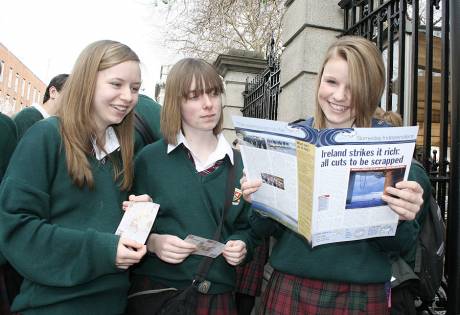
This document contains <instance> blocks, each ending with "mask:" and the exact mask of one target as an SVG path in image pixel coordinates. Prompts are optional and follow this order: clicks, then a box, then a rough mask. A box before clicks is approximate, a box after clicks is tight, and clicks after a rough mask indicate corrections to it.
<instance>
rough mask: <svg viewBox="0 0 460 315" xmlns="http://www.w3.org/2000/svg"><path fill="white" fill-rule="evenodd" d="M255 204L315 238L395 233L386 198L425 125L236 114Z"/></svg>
mask: <svg viewBox="0 0 460 315" xmlns="http://www.w3.org/2000/svg"><path fill="white" fill-rule="evenodd" d="M233 124H234V126H235V131H236V135H237V138H238V142H239V144H240V148H241V154H242V158H243V163H244V166H245V172H246V176H247V177H248V178H249V179H250V180H255V179H260V180H262V186H261V187H260V189H259V190H258V191H257V192H256V193H254V194H253V196H252V200H253V207H254V208H255V209H256V210H257V211H259V212H260V213H261V214H263V215H266V216H269V217H271V218H273V219H275V220H277V221H279V222H280V223H282V224H283V225H285V226H286V227H288V228H290V229H291V230H293V231H295V232H297V233H299V234H300V235H302V236H304V237H305V238H306V239H307V240H308V241H309V242H310V243H311V245H312V246H313V247H314V246H317V245H321V244H327V243H334V242H343V241H353V240H359V239H366V238H372V237H382V236H393V235H395V233H396V227H397V224H398V216H397V214H396V213H395V212H393V211H392V210H391V209H390V207H389V206H388V205H387V204H386V203H385V202H384V201H383V200H382V199H381V196H382V194H383V193H384V189H385V188H386V187H387V186H388V185H392V186H394V185H395V184H396V183H397V182H399V181H402V180H407V176H408V173H409V168H410V163H411V160H412V155H413V152H414V147H415V140H416V138H417V132H418V127H392V128H347V129H345V128H344V129H323V130H316V129H313V128H309V127H305V126H299V125H289V124H287V123H285V122H280V121H270V120H262V119H255V118H246V117H238V116H233Z"/></svg>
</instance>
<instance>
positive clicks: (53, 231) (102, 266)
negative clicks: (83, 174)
mask: <svg viewBox="0 0 460 315" xmlns="http://www.w3.org/2000/svg"><path fill="white" fill-rule="evenodd" d="M32 128H33V130H31V132H28V133H27V135H26V136H25V137H24V138H23V139H22V141H21V142H20V144H19V146H18V147H17V150H16V151H15V153H14V155H13V157H12V160H11V164H10V167H9V169H8V171H7V173H6V174H5V180H4V181H3V183H2V185H1V187H0V209H1V210H0V249H1V251H2V253H3V254H4V256H5V257H6V258H7V260H8V261H9V262H10V263H11V264H12V265H13V266H14V267H15V268H16V269H17V270H18V271H19V272H20V273H21V274H22V275H23V276H24V277H25V278H27V279H29V280H30V281H33V282H37V283H40V284H42V285H49V286H62V287H68V286H75V285H78V284H82V283H85V282H88V281H90V280H92V279H95V278H97V277H100V276H102V275H105V274H108V273H115V272H119V270H118V269H117V268H116V266H115V255H116V250H117V244H118V236H116V235H112V234H110V233H101V232H98V231H96V230H94V229H87V230H78V229H72V228H68V227H64V226H61V225H58V224H53V219H54V218H55V216H59V215H68V216H72V215H73V214H72V209H70V210H69V211H67V212H65V214H62V213H60V214H56V213H52V211H51V205H52V203H53V196H52V195H50V193H51V190H52V187H53V180H54V179H55V175H56V168H57V164H58V158H59V150H60V146H61V144H60V137H59V134H58V130H57V128H56V126H54V125H52V124H50V123H49V122H46V121H43V122H40V123H38V124H36V125H34V126H33V127H32ZM32 131H33V132H32ZM81 202H85V200H82V201H81ZM73 211H75V210H73Z"/></svg>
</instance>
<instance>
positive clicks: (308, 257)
mask: <svg viewBox="0 0 460 315" xmlns="http://www.w3.org/2000/svg"><path fill="white" fill-rule="evenodd" d="M302 124H303V125H305V124H306V125H309V126H311V125H312V121H311V120H307V121H306V122H304V123H302ZM372 126H373V127H385V126H388V125H387V124H385V123H384V122H382V121H378V120H374V121H373V124H372ZM409 180H410V178H409ZM250 221H251V226H252V227H253V229H254V231H255V232H256V233H257V234H258V235H259V236H266V235H274V236H275V238H276V239H277V242H276V244H275V246H274V247H273V249H272V253H271V256H270V259H269V262H270V264H271V266H272V267H273V268H274V270H275V271H274V273H273V275H272V277H271V279H270V282H269V284H268V287H267V289H266V291H265V293H264V294H263V297H262V303H261V305H262V308H261V309H260V314H267V315H268V314H389V308H388V307H389V301H388V296H389V294H390V289H389V281H390V278H391V260H390V257H389V253H391V252H400V251H407V250H409V249H410V248H412V247H413V245H414V244H415V241H416V238H417V235H418V232H419V229H420V226H419V224H418V222H417V221H416V220H414V221H402V222H401V223H400V224H399V225H398V228H397V231H396V235H395V236H394V237H380V238H371V239H364V240H357V241H351V242H339V243H332V244H325V245H321V246H317V247H315V248H312V247H311V246H310V244H309V243H308V242H307V241H306V240H305V239H304V238H303V237H302V236H300V235H298V234H296V233H294V232H292V231H291V230H289V229H287V228H285V227H283V226H281V225H280V224H278V223H276V222H275V221H273V220H271V219H268V218H264V217H261V216H260V215H258V214H257V213H256V212H254V214H253V215H252V217H251V220H250Z"/></svg>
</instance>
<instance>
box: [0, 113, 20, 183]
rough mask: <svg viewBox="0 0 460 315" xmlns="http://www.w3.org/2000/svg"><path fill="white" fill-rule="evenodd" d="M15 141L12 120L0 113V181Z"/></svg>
mask: <svg viewBox="0 0 460 315" xmlns="http://www.w3.org/2000/svg"><path fill="white" fill-rule="evenodd" d="M16 141H17V132H16V126H15V124H14V122H13V121H12V120H11V119H10V118H9V117H7V116H5V115H3V114H2V113H0V152H1V153H0V182H1V181H2V178H3V174H4V173H5V171H6V168H7V166H8V162H9V161H10V157H11V155H12V154H13V151H14V148H15V147H16Z"/></svg>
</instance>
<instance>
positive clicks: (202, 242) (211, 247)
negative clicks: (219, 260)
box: [184, 235, 225, 258]
mask: <svg viewBox="0 0 460 315" xmlns="http://www.w3.org/2000/svg"><path fill="white" fill-rule="evenodd" d="M184 241H186V242H189V243H192V244H195V245H196V247H197V250H195V251H194V252H193V254H195V255H202V256H208V257H212V258H216V257H217V256H219V255H220V254H222V251H223V250H224V247H225V245H224V244H222V243H219V242H217V241H214V240H210V239H207V238H203V237H199V236H196V235H188V236H187V237H186V238H185V240H184Z"/></svg>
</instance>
